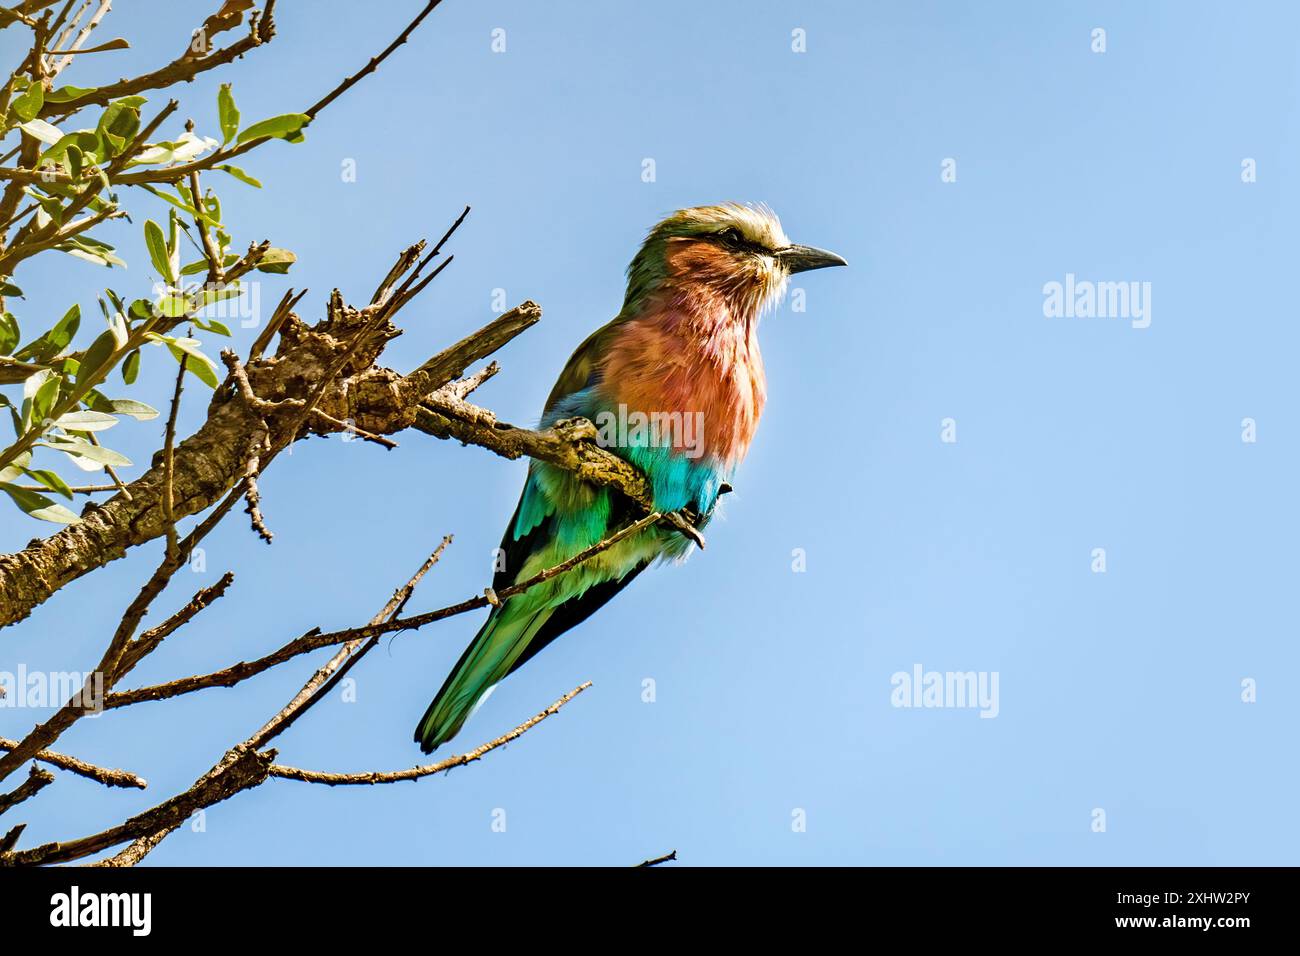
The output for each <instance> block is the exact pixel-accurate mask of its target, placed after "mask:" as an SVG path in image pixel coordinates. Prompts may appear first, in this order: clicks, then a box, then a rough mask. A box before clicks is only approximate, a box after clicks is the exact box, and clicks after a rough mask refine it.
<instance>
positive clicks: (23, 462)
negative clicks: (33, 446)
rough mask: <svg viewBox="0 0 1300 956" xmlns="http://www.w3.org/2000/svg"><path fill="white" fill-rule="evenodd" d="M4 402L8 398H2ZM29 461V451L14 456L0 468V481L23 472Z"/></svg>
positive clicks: (15, 476) (30, 461) (13, 477)
mask: <svg viewBox="0 0 1300 956" xmlns="http://www.w3.org/2000/svg"><path fill="white" fill-rule="evenodd" d="M4 403H5V404H6V405H7V404H8V403H9V400H8V399H4ZM31 463H32V453H31V452H30V451H24V452H20V453H19V454H18V455H16V456H15V457H14V460H13V461H11V462H10V463H9V464H7V465H5V466H4V467H3V468H0V481H13V480H14V479H15V478H18V477H19V476H21V475H23V474H25V473H26V471H27V466H28V465H30V464H31Z"/></svg>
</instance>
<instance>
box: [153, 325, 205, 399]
mask: <svg viewBox="0 0 1300 956" xmlns="http://www.w3.org/2000/svg"><path fill="white" fill-rule="evenodd" d="M159 338H161V339H162V340H163V341H165V342H166V343H167V348H168V350H169V351H170V352H171V353H172V357H173V358H174V359H176V361H177V362H179V361H180V360H181V356H183V355H184V356H188V359H187V360H186V362H185V371H187V372H193V373H194V374H195V375H196V376H197V377H198V379H199V381H201V382H202V383H203V384H204V385H207V386H208V387H209V388H216V387H217V385H218V384H220V383H219V382H218V381H217V372H216V363H215V362H213V361H212V359H210V358H208V357H207V356H206V355H204V354H203V353H202V352H201V351H199V341H198V339H181V338H170V337H168V336H159Z"/></svg>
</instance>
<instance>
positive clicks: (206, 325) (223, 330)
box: [194, 317, 231, 338]
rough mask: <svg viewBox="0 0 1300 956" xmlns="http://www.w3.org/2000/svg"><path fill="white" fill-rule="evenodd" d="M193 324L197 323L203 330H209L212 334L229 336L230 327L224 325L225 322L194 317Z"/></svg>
mask: <svg viewBox="0 0 1300 956" xmlns="http://www.w3.org/2000/svg"><path fill="white" fill-rule="evenodd" d="M194 324H195V325H197V326H198V327H199V328H201V329H202V330H203V331H204V332H211V333H213V334H214V335H224V336H225V337H226V338H230V337H231V336H230V329H229V328H228V327H227V326H226V324H225V323H223V322H218V321H217V320H216V319H200V318H198V317H195V319H194Z"/></svg>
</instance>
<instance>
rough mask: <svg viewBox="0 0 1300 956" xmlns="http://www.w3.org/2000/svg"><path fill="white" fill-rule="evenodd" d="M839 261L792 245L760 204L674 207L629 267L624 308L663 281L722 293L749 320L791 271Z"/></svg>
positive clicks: (841, 263) (781, 286)
mask: <svg viewBox="0 0 1300 956" xmlns="http://www.w3.org/2000/svg"><path fill="white" fill-rule="evenodd" d="M844 265H848V263H847V262H845V261H844V260H843V259H842V258H840V257H839V256H837V255H836V254H835V253H833V252H827V251H825V250H824V249H816V248H814V247H812V246H802V245H798V244H796V243H792V242H791V241H790V240H789V239H788V238H786V235H785V231H784V230H783V229H782V228H781V220H779V219H778V218H777V217H776V213H774V212H772V210H771V209H769V208H767V206H763V205H756V206H751V205H741V204H740V203H722V204H720V205H717V206H696V207H694V208H692V209H680V210H678V211H677V212H675V213H673V214H672V215H671V216H669V217H668V218H666V219H664V220H663V221H662V222H660V223H659V224H658V225H656V226H655V227H654V228H653V229H651V230H650V234H649V235H648V236H646V240H645V242H644V243H643V244H642V246H641V250H640V251H639V252H638V253H637V255H636V257H635V258H634V259H633V260H632V264H631V265H630V266H628V288H627V300H626V302H625V306H624V307H625V308H627V307H629V306H632V305H634V304H635V303H636V302H638V301H640V300H641V298H642V297H643V296H645V295H646V294H648V293H651V292H653V291H655V290H657V289H660V288H661V287H662V286H664V285H670V286H671V287H673V288H675V289H678V290H681V291H686V292H689V291H691V290H692V288H694V289H697V290H699V291H701V292H705V293H708V294H713V295H718V296H721V297H722V298H724V299H725V300H726V301H727V303H728V305H729V307H730V309H731V311H732V312H734V313H736V314H737V315H744V316H745V317H746V318H750V317H754V316H757V315H758V314H759V313H761V312H762V311H763V310H764V309H765V308H767V307H768V306H769V305H772V304H774V303H776V302H777V301H779V300H780V298H781V296H782V295H783V294H784V293H785V287H786V282H787V280H789V278H790V276H791V275H793V274H794V273H796V272H807V271H809V270H810V269H825V268H827V267H828V266H844Z"/></svg>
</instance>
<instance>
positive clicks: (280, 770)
mask: <svg viewBox="0 0 1300 956" xmlns="http://www.w3.org/2000/svg"><path fill="white" fill-rule="evenodd" d="M590 686H591V681H584V682H583V683H582V684H579V685H578V686H577V687H575V688H574V689H573V690H571V691H569V692H568V693H567V694H565V695H564V696H563V697H561V698H560V699H559V700H557V701H556V702H555V703H553V704H552V705H551V706H550V707H547V708H546V709H545V710H544V711H542V712H541V713H540V714H537V715H536V716H534V717H530V718H528V720H525V721H524V722H523V723H522V724H520V725H519V726H518V727H516V728H515V729H514V730H512V731H510V732H509V733H506V734H502V735H501V736H500V737H498V738H496V739H495V740H491V741H488V742H487V743H485V744H482V745H480V746H478V747H475V748H474V749H473V750H471V751H469V752H468V753H464V754H460V755H458V756H455V757H448V758H447V759H446V760H440V761H438V762H437V763H431V764H427V765H425V766H423V767H412V768H411V769H409V770H389V771H378V770H372V771H369V772H367V773H325V772H323V771H320V770H302V769H299V768H298V767H286V766H284V765H283V764H278V763H277V764H271V767H270V771H269V772H270V774H271V776H272V777H281V778H283V779H285V780H298V781H301V782H303V783H323V784H325V785H327V786H330V787H337V786H347V785H355V784H366V785H370V784H377V783H398V782H400V781H403V780H419V779H420V778H421V777H429V776H432V775H433V774H435V773H441V772H442V771H444V770H450V769H451V768H452V767H463V766H465V764H468V763H473V762H474V761H475V760H479V759H481V758H482V757H483V755H484V754H486V753H489V752H491V751H493V750H496V749H497V748H498V747H504V746H505V745H506V744H508V743H510V742H511V741H512V740H517V739H518V738H519V737H521V736H523V735H524V734H525V733H527V732H528V731H529V730H531V729H532V728H533V727H536V726H537V725H538V724H540V723H541V722H542V721H543V720H545V719H546V718H547V717H551V716H553V715H555V714H558V713H559V712H560V708H561V707H563V706H564V705H565V704H567V703H568V702H569V701H571V700H573V698H575V697H577V696H578V695H579V694H581V693H582V692H583V691H584V690H586V689H587V688H588V687H590Z"/></svg>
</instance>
